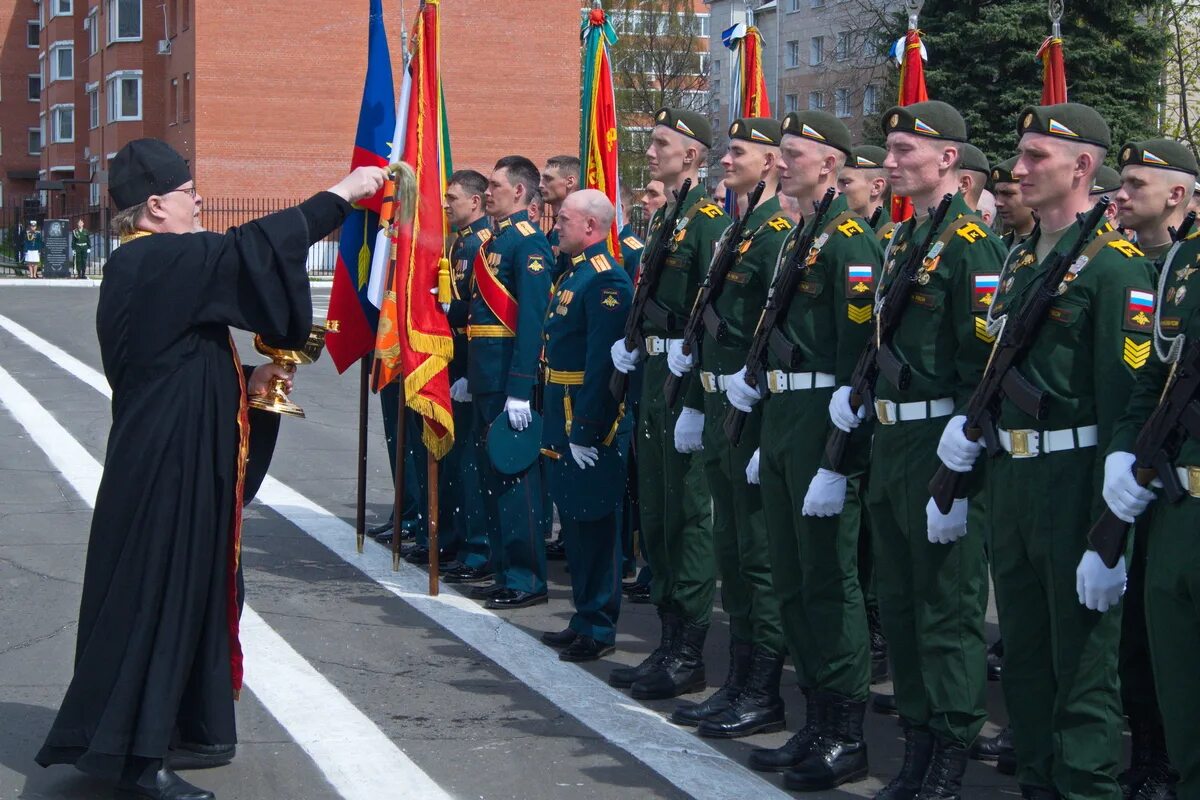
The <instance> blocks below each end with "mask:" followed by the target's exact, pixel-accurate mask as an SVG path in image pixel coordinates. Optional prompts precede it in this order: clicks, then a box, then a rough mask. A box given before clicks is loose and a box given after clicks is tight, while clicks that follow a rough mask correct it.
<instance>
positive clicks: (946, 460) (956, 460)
mask: <svg viewBox="0 0 1200 800" xmlns="http://www.w3.org/2000/svg"><path fill="white" fill-rule="evenodd" d="M966 424H967V418H966V417H964V416H963V415H961V414H959V415H958V416H956V417H951V418H950V421H949V422H947V423H946V427H945V429H944V430H943V431H942V438H941V440H940V441H938V447H937V454H938V458H940V459H941V460H942V463H943V464H945V465H946V468H947V469H949V470H952V471H954V472H970V471H971V468H972V467H974V466H975V460H976V459H977V458H979V454H980V453H982V452H983V445H981V444H980V443H979V442H972V441H971V440H970V439H968V438H967V435H966V433H964V432H963V428H964V426H965V425H966Z"/></svg>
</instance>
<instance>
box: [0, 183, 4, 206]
mask: <svg viewBox="0 0 1200 800" xmlns="http://www.w3.org/2000/svg"><path fill="white" fill-rule="evenodd" d="M0 208H4V181H0Z"/></svg>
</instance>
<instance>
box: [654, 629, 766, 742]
mask: <svg viewBox="0 0 1200 800" xmlns="http://www.w3.org/2000/svg"><path fill="white" fill-rule="evenodd" d="M753 653H754V645H752V644H751V643H750V642H742V641H738V640H737V639H734V638H733V637H730V639H729V671H728V672H726V673H725V683H723V684H721V688H719V689H717V690H716V691H715V692H713V693H712V694H710V695H709V696H708V698H707V699H705V700H702V701H700V702H699V703H682V704H680V705H679V706H678V707H677V708H676V709H675V710H674V711H672V712H671V722H674V723H675V724H676V725H689V726H691V727H693V728H694V727H696V726H697V725H699V724H700V723H701V722H703V721H704V720H705V719H707V718H708V717H711V716H713V715H714V714H717V713H720V712H721V711H724V710H725V709H727V708H729V706H730V705H731V704H732V703H733V701H734V698H736V697H737V696H738V692H740V691H741V690H742V688H743V687H744V686H745V685H746V679H747V678H748V677H750V658H751V656H752V654H753Z"/></svg>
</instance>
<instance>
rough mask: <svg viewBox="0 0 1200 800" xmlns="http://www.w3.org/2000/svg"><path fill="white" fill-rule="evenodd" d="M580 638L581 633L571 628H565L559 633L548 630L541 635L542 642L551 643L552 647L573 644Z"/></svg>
mask: <svg viewBox="0 0 1200 800" xmlns="http://www.w3.org/2000/svg"><path fill="white" fill-rule="evenodd" d="M578 638H579V634H578V633H576V632H575V631H573V630H571V629H570V628H565V629H563V630H561V631H559V632H558V633H554V632H553V631H546V632H545V633H543V634H542V635H541V640H542V644H546V645H550V646H551V647H557V648H560V649H561V648H563V647H566V646H567V645H569V644H571V642H573V641H575V640H576V639H578Z"/></svg>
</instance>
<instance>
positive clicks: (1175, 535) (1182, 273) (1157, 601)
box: [1103, 142, 1200, 800]
mask: <svg viewBox="0 0 1200 800" xmlns="http://www.w3.org/2000/svg"><path fill="white" fill-rule="evenodd" d="M1151 144H1152V143H1150V142H1143V143H1138V144H1136V145H1135V146H1134V151H1133V153H1131V154H1130V156H1131V158H1129V159H1126V157H1125V154H1124V150H1123V151H1122V161H1125V162H1126V166H1125V170H1124V174H1125V177H1126V186H1127V187H1129V186H1130V180H1129V179H1130V178H1131V177H1134V176H1139V175H1140V177H1141V178H1142V179H1145V178H1146V177H1147V176H1148V175H1149V174H1150V173H1149V172H1148V171H1146V170H1145V169H1141V167H1145V166H1147V162H1146V160H1145V154H1146V151H1147V150H1149V151H1150V154H1151V155H1152V156H1153V158H1152V159H1151V162H1152V163H1153V162H1156V161H1160V160H1161V161H1166V162H1167V163H1168V164H1173V165H1175V166H1176V167H1178V169H1179V170H1180V171H1183V170H1185V169H1189V168H1191V167H1192V166H1193V165H1194V163H1195V162H1194V161H1189V159H1190V157H1191V154H1190V152H1189V151H1187V150H1186V149H1185V148H1183V147H1180V148H1179V151H1176V150H1175V149H1174V148H1167V147H1164V146H1162V145H1161V144H1154V146H1153V149H1151ZM1180 151H1182V152H1180ZM1138 162H1140V163H1138ZM1130 164H1137V165H1138V167H1139V169H1137V170H1136V172H1134V171H1132V170H1131V168H1130V166H1129V165H1130ZM1163 169H1164V170H1165V169H1166V168H1163ZM1164 177H1165V176H1164ZM1151 180H1152V181H1153V179H1151ZM1179 180H1180V176H1179V175H1175V176H1172V180H1171V183H1176V182H1178V181H1179ZM1125 192H1126V189H1122V193H1125ZM1173 195H1174V192H1172V197H1171V200H1172V202H1173V199H1174V198H1173ZM1126 205H1128V206H1129V207H1131V208H1136V206H1137V205H1139V200H1138V198H1137V197H1136V196H1132V195H1131V196H1130V197H1129V198H1128V200H1127V201H1126V202H1125V203H1122V206H1123V207H1125V206H1126ZM1124 216H1125V214H1122V218H1124ZM1157 300H1158V302H1157V303H1156V306H1155V314H1154V327H1153V347H1152V348H1151V353H1150V356H1149V360H1148V361H1147V362H1146V365H1145V366H1144V367H1142V368H1141V369H1140V370H1139V371H1138V375H1137V378H1136V381H1135V384H1134V389H1133V392H1132V394H1131V396H1130V399H1129V403H1128V404H1127V407H1126V411H1125V414H1124V415H1123V416H1122V417H1121V418H1120V420H1119V422H1118V423H1117V426H1116V431H1115V432H1114V434H1113V438H1112V443H1111V444H1110V445H1109V448H1108V456H1107V458H1106V459H1105V462H1104V492H1103V494H1104V500H1105V502H1106V503H1107V504H1108V507H1109V508H1110V509H1111V510H1112V511H1113V513H1115V514H1116V515H1117V516H1118V517H1121V518H1122V519H1124V520H1125V521H1126V522H1128V521H1130V520H1133V519H1135V518H1136V519H1137V522H1138V523H1139V524H1138V526H1137V528H1136V529H1135V533H1134V537H1135V539H1134V549H1133V552H1134V556H1133V557H1134V559H1137V558H1138V554H1139V553H1140V552H1142V551H1144V552H1145V553H1146V563H1145V578H1144V587H1145V619H1146V627H1147V632H1148V634H1149V643H1150V658H1151V661H1152V662H1153V665H1154V685H1155V689H1156V691H1157V697H1158V706H1159V707H1160V708H1161V709H1162V719H1163V723H1164V727H1165V730H1166V747H1167V750H1168V751H1169V753H1170V762H1171V764H1172V765H1173V766H1174V768H1175V769H1177V770H1178V785H1177V786H1176V787H1175V791H1177V792H1178V796H1179V797H1180V798H1185V800H1193V799H1194V798H1197V797H1200V751H1198V750H1197V748H1196V743H1197V742H1198V741H1200V725H1198V724H1197V719H1198V718H1197V716H1196V708H1197V706H1198V705H1200V672H1197V670H1196V661H1197V658H1198V653H1197V642H1200V611H1198V610H1197V609H1200V542H1198V541H1197V537H1196V532H1197V531H1198V530H1200V439H1198V438H1197V437H1196V436H1194V435H1192V436H1187V437H1186V438H1185V439H1184V441H1183V443H1182V446H1181V447H1180V449H1179V453H1178V455H1177V456H1176V457H1175V459H1174V462H1173V463H1172V466H1173V467H1174V469H1175V470H1176V472H1177V475H1178V478H1179V482H1180V484H1181V486H1182V487H1183V490H1184V492H1185V496H1184V498H1183V499H1182V500H1180V501H1179V502H1178V503H1168V502H1167V501H1166V500H1163V499H1160V500H1158V501H1157V502H1154V503H1153V505H1152V506H1151V507H1150V511H1149V512H1148V513H1142V512H1143V510H1144V509H1145V508H1146V505H1147V504H1148V503H1150V502H1151V501H1152V500H1153V498H1154V493H1153V492H1150V491H1149V490H1147V489H1143V488H1141V487H1140V486H1138V484H1137V483H1136V482H1135V481H1134V479H1133V474H1132V469H1131V465H1132V463H1133V453H1132V451H1133V448H1134V443H1135V442H1136V440H1137V436H1138V432H1139V431H1140V430H1141V427H1142V425H1143V424H1144V423H1145V422H1146V419H1147V418H1148V417H1149V416H1150V413H1151V412H1152V411H1153V410H1154V407H1155V406H1156V405H1157V403H1158V400H1159V397H1160V396H1161V395H1162V392H1163V389H1164V388H1165V387H1166V385H1167V382H1168V380H1170V376H1171V375H1172V374H1173V370H1174V369H1175V364H1176V363H1177V361H1178V358H1179V356H1180V354H1181V353H1182V352H1183V348H1185V347H1188V346H1191V345H1192V343H1194V342H1195V341H1197V339H1198V338H1200V313H1198V309H1200V232H1193V233H1192V234H1191V235H1190V236H1189V237H1188V238H1187V239H1186V240H1185V241H1183V242H1181V243H1180V244H1178V245H1177V246H1176V247H1174V248H1172V249H1171V250H1170V251H1169V252H1168V255H1167V258H1166V261H1165V263H1164V265H1163V268H1162V271H1161V274H1160V276H1159V279H1158V297H1157ZM1194 402H1195V400H1193V403H1194ZM1139 539H1144V541H1139ZM1135 569H1136V567H1135V566H1134V565H1131V570H1130V586H1129V589H1130V592H1131V594H1130V596H1129V597H1128V598H1127V600H1126V602H1127V603H1129V607H1128V608H1126V609H1125V614H1126V616H1129V615H1130V614H1131V612H1133V611H1134V598H1133V596H1132V592H1134V591H1136V586H1135V583H1134V577H1133V576H1134V570H1135ZM1128 633H1129V627H1128V626H1127V627H1126V629H1125V632H1124V633H1123V639H1124V637H1125V636H1127V635H1128ZM1125 649H1126V647H1125V643H1124V641H1123V642H1122V650H1123V651H1124V650H1125ZM1123 655H1124V653H1123ZM1125 666H1126V665H1125V664H1122V668H1123V669H1124V668H1125ZM1124 681H1125V675H1124V673H1123V674H1122V692H1123V693H1124V692H1125V686H1124ZM1142 683H1144V681H1143V682H1142ZM1139 688H1141V687H1139ZM1125 710H1126V713H1128V714H1130V715H1131V716H1130V727H1131V729H1132V733H1133V742H1134V759H1135V761H1134V764H1133V768H1132V769H1131V770H1130V771H1129V773H1140V774H1136V777H1139V778H1140V777H1142V776H1143V775H1144V776H1145V778H1144V783H1143V785H1142V786H1141V787H1140V789H1139V791H1140V792H1141V793H1140V794H1138V795H1137V796H1138V797H1147V798H1151V797H1152V798H1159V797H1162V798H1167V797H1171V798H1173V797H1175V796H1176V795H1175V794H1174V793H1172V790H1171V789H1170V779H1171V778H1174V777H1175V775H1170V776H1168V778H1167V779H1166V780H1163V779H1162V778H1161V777H1159V776H1158V775H1156V773H1161V769H1158V768H1156V763H1155V762H1158V761H1161V759H1157V758H1155V757H1154V756H1153V753H1148V754H1147V755H1148V756H1149V763H1148V764H1146V765H1145V766H1146V767H1149V768H1150V769H1149V770H1148V771H1147V770H1139V766H1141V765H1139V764H1138V761H1137V759H1138V755H1139V750H1144V749H1146V748H1147V744H1146V743H1145V741H1144V739H1145V738H1146V737H1147V736H1148V735H1153V734H1151V733H1150V732H1149V731H1139V728H1138V722H1137V720H1136V719H1135V718H1134V716H1133V715H1132V711H1133V709H1132V708H1130V706H1129V705H1128V704H1127V705H1126V707H1125ZM1141 710H1145V709H1144V708H1143V709H1141ZM1139 739H1142V740H1143V741H1142V742H1139ZM1158 744H1159V743H1158V742H1152V743H1151V744H1150V747H1151V748H1157V747H1158ZM1129 773H1126V774H1127V775H1129ZM1130 777H1134V776H1130ZM1123 783H1124V782H1123ZM1131 783H1132V781H1131ZM1127 796H1128V795H1127Z"/></svg>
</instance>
